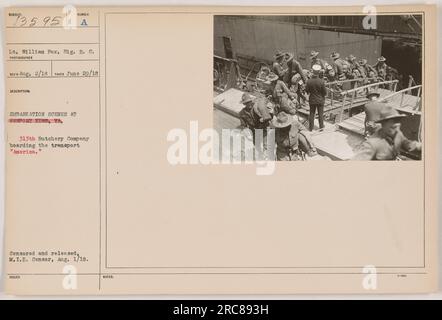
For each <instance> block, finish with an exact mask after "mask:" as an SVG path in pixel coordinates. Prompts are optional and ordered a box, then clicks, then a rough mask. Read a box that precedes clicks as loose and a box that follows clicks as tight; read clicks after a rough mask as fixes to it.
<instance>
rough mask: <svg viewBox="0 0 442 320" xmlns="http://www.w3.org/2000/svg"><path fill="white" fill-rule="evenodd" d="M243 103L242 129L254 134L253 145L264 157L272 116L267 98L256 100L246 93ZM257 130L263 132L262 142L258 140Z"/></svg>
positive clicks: (241, 112) (240, 115) (240, 116)
mask: <svg viewBox="0 0 442 320" xmlns="http://www.w3.org/2000/svg"><path fill="white" fill-rule="evenodd" d="M241 103H242V104H243V105H244V108H243V109H242V110H241V111H240V112H239V119H240V121H241V128H242V129H245V128H248V129H250V131H251V133H252V139H253V143H254V144H255V147H256V148H257V151H258V152H259V153H260V154H261V155H263V154H265V152H266V150H267V138H266V137H267V127H268V126H269V123H270V120H272V115H271V114H270V112H269V109H268V108H267V101H266V99H265V98H255V99H252V97H251V96H250V95H249V94H248V93H247V92H245V93H244V94H243V95H242V97H241ZM256 129H261V130H262V139H263V140H262V141H260V139H257V138H256Z"/></svg>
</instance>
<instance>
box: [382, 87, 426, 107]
mask: <svg viewBox="0 0 442 320" xmlns="http://www.w3.org/2000/svg"><path fill="white" fill-rule="evenodd" d="M412 90H417V94H416V96H415V97H417V99H416V102H415V103H414V107H412V108H411V110H412V111H413V112H418V111H420V110H418V108H419V106H420V101H421V92H422V85H421V84H420V85H416V86H413V87H408V88H405V89H402V90H400V91H397V92H394V93H392V94H389V95H388V96H385V97H383V98H381V99H379V101H385V100H389V99H391V98H392V97H394V96H397V95H399V94H400V95H401V101H400V103H399V108H402V106H403V103H404V101H406V100H405V95H412V94H411V91H412Z"/></svg>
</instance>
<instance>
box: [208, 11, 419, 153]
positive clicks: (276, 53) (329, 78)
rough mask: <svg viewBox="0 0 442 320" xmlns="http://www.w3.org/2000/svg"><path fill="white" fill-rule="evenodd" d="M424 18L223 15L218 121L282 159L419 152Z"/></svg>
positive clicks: (218, 23) (217, 51)
mask: <svg viewBox="0 0 442 320" xmlns="http://www.w3.org/2000/svg"><path fill="white" fill-rule="evenodd" d="M423 20H424V19H423V16H422V15H419V14H413V15H391V14H389V15H376V16H372V17H370V16H367V15H321V16H310V15H308V16H307V15H303V16H301V15H291V16H289V15H278V16H275V15H263V16H250V15H235V16H234V15H229V16H224V15H216V16H215V17H214V52H213V54H214V56H213V93H214V97H213V125H214V129H216V130H217V131H218V132H219V133H220V134H221V132H222V131H224V130H233V131H234V132H236V133H237V134H238V135H240V136H241V139H242V141H243V142H244V141H246V142H249V145H251V146H252V149H254V150H253V151H254V154H255V157H256V155H257V154H258V155H262V156H263V157H264V158H265V159H271V160H277V161H298V160H299V161H309V160H363V161H364V160H365V161H370V160H384V161H385V160H421V158H422V145H423V128H422V127H423V119H422V117H421V115H422V112H423V108H422V92H423V89H422V80H423V75H422V69H423V61H422V57H423V52H422V48H423V41H424V39H423V37H422V28H423V23H424V21H423ZM270 133H271V134H270ZM270 136H271V137H270ZM270 138H271V139H270ZM272 142H273V143H272ZM270 144H272V146H270ZM246 149H247V143H243V144H241V150H240V152H241V154H240V156H242V157H244V156H245V154H246V153H247V152H248V151H250V150H248V149H247V150H246ZM257 150H258V152H256V151H257ZM223 152H225V150H223Z"/></svg>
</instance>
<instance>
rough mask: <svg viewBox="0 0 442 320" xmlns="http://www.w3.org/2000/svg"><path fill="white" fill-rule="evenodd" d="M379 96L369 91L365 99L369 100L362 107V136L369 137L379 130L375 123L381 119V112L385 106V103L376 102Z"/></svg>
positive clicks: (378, 125) (377, 124)
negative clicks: (363, 117) (363, 116)
mask: <svg viewBox="0 0 442 320" xmlns="http://www.w3.org/2000/svg"><path fill="white" fill-rule="evenodd" d="M379 96H380V94H379V92H376V91H371V92H369V93H368V94H367V99H368V100H369V101H368V102H367V103H366V104H365V105H364V111H365V121H364V128H365V129H364V135H365V136H366V137H369V136H371V135H372V134H373V133H375V132H376V130H377V129H379V127H380V124H379V123H376V121H378V120H379V119H380V117H381V110H382V109H383V108H384V106H385V105H386V104H385V103H380V102H377V101H376V100H378V98H379Z"/></svg>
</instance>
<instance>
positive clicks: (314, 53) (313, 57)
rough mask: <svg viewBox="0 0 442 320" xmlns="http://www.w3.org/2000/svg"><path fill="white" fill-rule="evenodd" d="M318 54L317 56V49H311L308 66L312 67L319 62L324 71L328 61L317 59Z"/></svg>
mask: <svg viewBox="0 0 442 320" xmlns="http://www.w3.org/2000/svg"><path fill="white" fill-rule="evenodd" d="M318 56H319V52H318V51H315V50H312V51H311V52H310V60H311V64H310V67H313V66H314V65H315V64H319V65H320V66H321V68H322V70H324V71H325V69H326V68H327V65H328V63H327V62H326V61H325V60H322V59H319V58H318Z"/></svg>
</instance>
